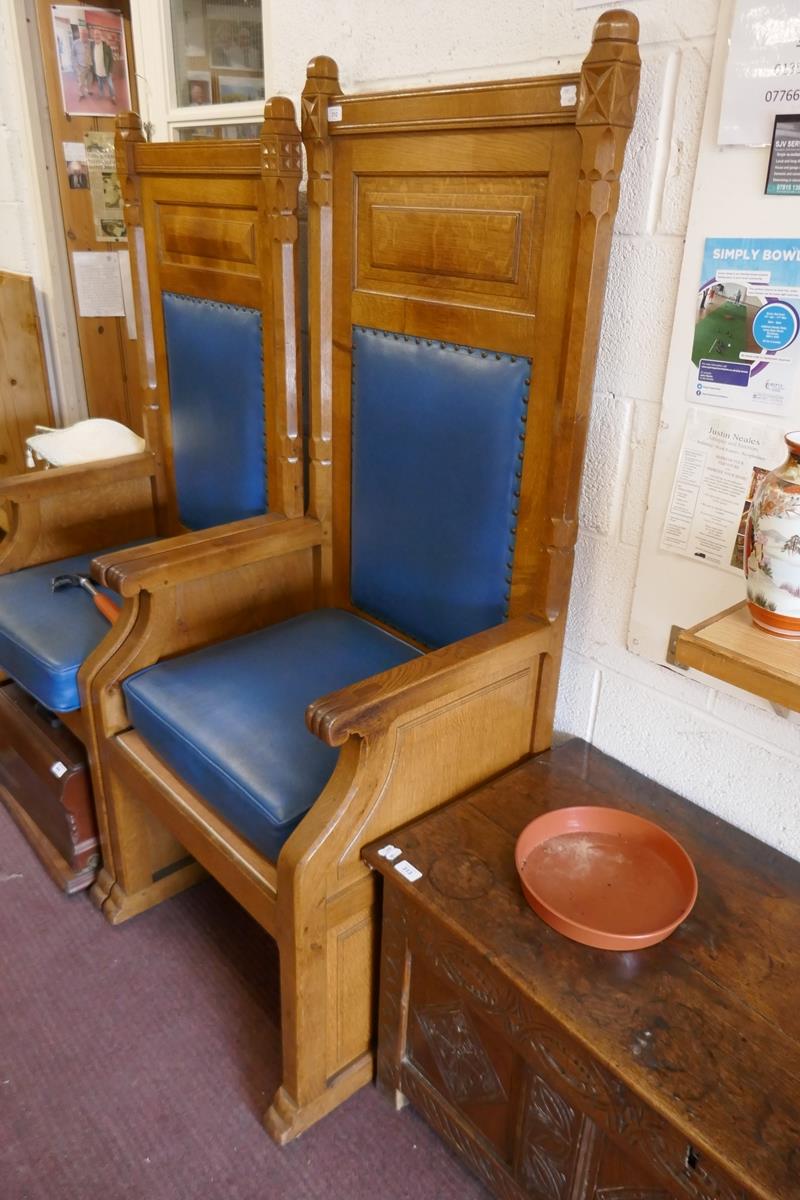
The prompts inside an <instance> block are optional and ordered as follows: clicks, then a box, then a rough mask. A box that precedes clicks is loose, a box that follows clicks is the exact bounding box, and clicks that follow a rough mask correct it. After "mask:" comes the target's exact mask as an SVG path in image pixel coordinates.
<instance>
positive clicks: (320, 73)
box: [306, 54, 339, 91]
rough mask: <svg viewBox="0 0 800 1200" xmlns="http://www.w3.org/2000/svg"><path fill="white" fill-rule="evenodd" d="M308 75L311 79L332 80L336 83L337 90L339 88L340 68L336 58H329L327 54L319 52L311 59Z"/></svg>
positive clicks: (307, 69)
mask: <svg viewBox="0 0 800 1200" xmlns="http://www.w3.org/2000/svg"><path fill="white" fill-rule="evenodd" d="M306 77H307V78H308V79H309V80H311V79H318V80H328V81H331V80H332V81H333V82H334V83H335V84H336V91H338V90H339V68H338V66H337V65H336V62H335V60H334V59H332V58H328V56H327V54H318V55H317V57H316V58H312V59H311V62H310V63H309V64H308V66H307V67H306Z"/></svg>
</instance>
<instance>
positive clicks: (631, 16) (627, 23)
mask: <svg viewBox="0 0 800 1200" xmlns="http://www.w3.org/2000/svg"><path fill="white" fill-rule="evenodd" d="M638 41H639V18H638V17H637V16H636V14H635V13H632V12H628V10H627V8H611V9H609V11H608V12H604V13H601V14H600V16H599V17H598V18H597V21H596V22H595V26H594V32H593V34H592V44H593V45H594V44H596V43H597V42H638Z"/></svg>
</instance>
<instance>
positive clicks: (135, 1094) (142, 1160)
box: [0, 808, 487, 1200]
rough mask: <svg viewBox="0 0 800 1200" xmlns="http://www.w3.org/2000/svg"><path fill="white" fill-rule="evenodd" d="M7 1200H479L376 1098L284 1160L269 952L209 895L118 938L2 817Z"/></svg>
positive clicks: (0, 1097)
mask: <svg viewBox="0 0 800 1200" xmlns="http://www.w3.org/2000/svg"><path fill="white" fill-rule="evenodd" d="M0 955H1V956H2V958H1V959H0V962H1V963H2V967H1V973H0V1197H1V1198H2V1200H90V1198H94V1197H96V1198H97V1200H101V1198H102V1200H316V1198H317V1197H319V1198H322V1197H324V1198H325V1200H340V1198H341V1200H362V1198H363V1200H366V1198H367V1197H376V1196H380V1197H381V1200H401V1198H403V1200H404V1198H406V1197H408V1198H410V1200H412V1198H413V1200H481V1198H485V1197H486V1195H487V1193H486V1192H485V1191H484V1190H483V1188H482V1187H481V1186H480V1185H479V1184H478V1183H477V1181H476V1180H474V1179H473V1177H472V1176H471V1175H469V1174H468V1173H467V1172H466V1171H465V1169H464V1168H463V1167H462V1166H461V1165H460V1163H459V1162H458V1161H457V1160H456V1159H455V1158H454V1157H453V1156H452V1155H451V1154H450V1152H449V1151H448V1150H447V1148H446V1147H445V1146H444V1145H443V1144H442V1143H441V1142H439V1141H438V1140H437V1139H436V1138H435V1137H434V1135H433V1134H432V1133H431V1132H430V1131H429V1130H428V1128H427V1127H426V1126H425V1124H424V1123H423V1122H422V1121H421V1120H420V1119H419V1118H418V1117H417V1116H416V1115H415V1114H414V1113H413V1112H411V1111H410V1110H409V1109H406V1110H405V1111H404V1112H402V1113H395V1112H394V1111H393V1110H392V1109H391V1108H390V1106H389V1105H387V1104H386V1103H385V1101H383V1100H382V1099H381V1098H380V1097H379V1096H378V1094H377V1093H376V1092H375V1090H374V1089H373V1088H364V1089H362V1091H361V1092H360V1093H358V1094H357V1095H356V1096H354V1097H352V1098H351V1099H350V1100H349V1101H348V1102H347V1103H346V1104H344V1105H343V1106H342V1107H341V1108H340V1109H338V1111H337V1112H335V1113H333V1114H332V1115H331V1116H329V1117H327V1118H326V1119H325V1120H324V1121H322V1122H321V1123H320V1124H319V1125H317V1126H316V1127H315V1128H313V1129H311V1130H309V1131H308V1132H307V1133H306V1134H304V1135H303V1136H302V1137H301V1138H300V1139H298V1140H297V1141H296V1142H294V1143H292V1144H291V1145H290V1146H287V1147H286V1148H284V1149H283V1150H280V1149H278V1147H277V1146H275V1145H273V1143H272V1142H271V1141H270V1140H269V1138H268V1137H267V1135H266V1134H265V1133H264V1132H263V1130H262V1129H261V1125H260V1117H261V1113H262V1111H263V1109H264V1108H265V1107H266V1104H267V1102H268V1099H269V1096H270V1094H271V1092H272V1090H273V1088H274V1086H275V1084H276V1081H277V1079H278V1064H279V1061H280V1041H279V1036H278V1000H277V971H276V967H277V954H276V951H275V948H274V946H273V944H272V942H271V941H270V939H269V938H268V937H267V936H266V935H265V934H264V933H263V932H262V931H261V930H260V929H259V928H258V927H257V926H256V925H255V924H254V923H253V922H252V921H251V920H250V918H249V917H248V916H247V915H246V914H245V913H244V912H243V911H242V910H241V909H240V908H239V907H238V906H237V905H236V904H235V903H234V902H233V901H232V900H230V899H229V897H228V896H227V895H226V894H225V893H224V892H223V891H222V890H221V889H219V888H218V887H217V886H216V884H214V883H212V882H207V883H204V884H202V885H201V886H200V887H197V888H194V889H193V890H192V891H190V892H186V893H184V894H183V895H182V896H178V897H176V898H175V899H174V900H171V901H168V902H167V903H165V904H163V905H161V907H160V908H158V909H156V910H154V911H153V912H151V913H149V914H145V915H144V916H141V917H138V918H137V919H135V920H134V921H132V922H129V923H128V924H127V925H124V926H122V927H121V928H119V929H112V928H111V927H110V926H109V925H107V924H106V922H105V921H104V920H103V919H102V918H101V917H100V916H99V914H98V913H97V912H95V910H94V909H93V908H92V906H91V904H90V903H89V900H88V898H87V897H86V896H78V897H74V898H72V899H68V898H66V897H65V896H63V895H62V894H61V893H60V892H59V891H58V890H57V889H56V888H55V887H54V885H53V884H51V883H50V881H49V879H47V877H46V876H45V874H44V872H43V870H42V868H41V867H40V865H39V863H38V860H37V859H36V858H35V857H34V856H33V854H32V852H31V851H30V850H29V848H28V846H27V844H26V843H25V841H24V840H23V838H22V837H21V835H20V834H19V833H18V831H17V829H16V827H15V826H14V825H13V823H12V822H11V820H10V818H9V817H8V815H7V813H6V812H5V811H4V810H3V809H2V808H0Z"/></svg>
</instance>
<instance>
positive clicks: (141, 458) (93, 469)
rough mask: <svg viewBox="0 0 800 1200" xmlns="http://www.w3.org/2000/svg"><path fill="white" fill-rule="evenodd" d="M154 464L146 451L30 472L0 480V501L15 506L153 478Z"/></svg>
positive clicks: (150, 455)
mask: <svg viewBox="0 0 800 1200" xmlns="http://www.w3.org/2000/svg"><path fill="white" fill-rule="evenodd" d="M155 473H156V468H155V461H154V459H153V455H152V454H151V453H150V451H149V450H144V451H143V452H142V453H141V454H126V455H125V457H124V458H104V459H100V460H99V461H98V462H93V463H85V464H81V465H80V466H77V467H52V468H51V469H50V470H49V471H31V473H30V474H29V475H12V476H11V477H10V478H8V479H3V480H0V500H11V501H13V502H14V503H15V504H20V503H24V502H25V501H26V500H44V499H45V497H47V496H57V495H59V494H60V493H67V492H77V491H83V490H84V489H85V488H91V487H107V486H108V484H110V483H123V482H125V481H126V480H129V479H140V478H143V477H145V476H148V475H155Z"/></svg>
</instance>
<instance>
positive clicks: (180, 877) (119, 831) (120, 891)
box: [91, 770, 206, 925]
mask: <svg viewBox="0 0 800 1200" xmlns="http://www.w3.org/2000/svg"><path fill="white" fill-rule="evenodd" d="M105 783H106V788H105V794H104V800H105V804H104V811H103V813H102V818H103V819H102V820H101V821H100V826H101V840H102V841H103V858H104V866H103V868H102V869H101V871H100V874H99V875H98V878H97V881H96V883H95V885H94V887H93V888H92V891H91V898H92V901H93V903H94V904H95V905H96V907H97V908H99V909H100V911H101V912H102V913H103V915H104V917H105V918H106V920H107V921H109V922H110V924H112V925H120V924H122V922H123V921H127V920H129V919H130V918H131V917H135V916H137V915H138V914H139V913H142V912H146V911H147V909H148V908H153V907H154V905H156V904H160V902H161V901H162V900H166V899H168V898H169V897H170V896H175V895H177V893H178V892H182V891H183V890H184V889H185V888H187V887H191V886H192V885H193V884H195V883H197V882H199V880H201V879H203V878H204V877H205V875H206V872H205V871H204V869H203V868H202V867H201V866H200V865H199V863H197V862H195V861H194V859H193V858H192V857H191V856H190V855H188V854H187V852H186V850H185V849H184V847H183V846H182V845H181V844H180V842H178V841H176V840H175V838H174V837H173V836H172V834H171V833H169V831H168V830H167V829H165V827H164V826H163V825H162V824H161V822H160V821H159V820H158V818H157V817H156V816H154V814H153V813H151V812H150V811H149V810H148V809H147V808H146V807H145V805H144V804H142V803H141V801H139V800H137V799H136V798H135V797H134V796H132V795H131V794H130V793H129V791H128V790H127V789H126V787H125V785H124V784H123V782H122V781H121V780H120V779H118V778H117V776H116V774H115V772H114V771H113V770H112V771H108V772H107V774H106V776H105ZM100 816H101V814H100V813H99V812H98V817H100Z"/></svg>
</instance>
